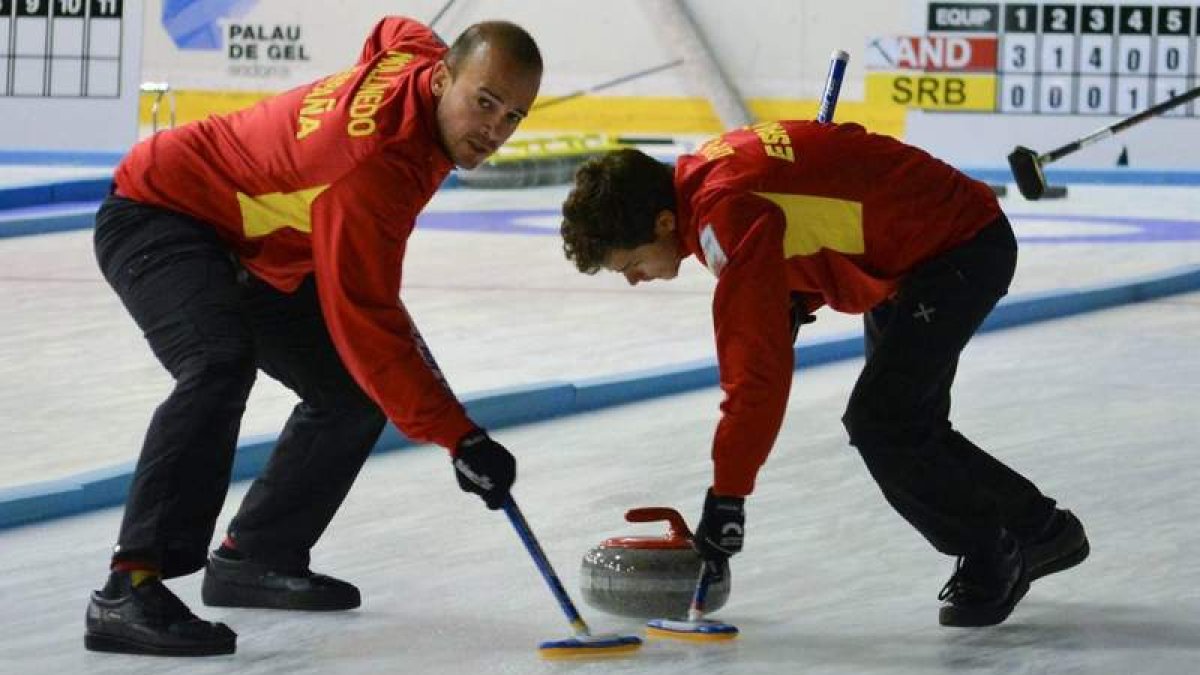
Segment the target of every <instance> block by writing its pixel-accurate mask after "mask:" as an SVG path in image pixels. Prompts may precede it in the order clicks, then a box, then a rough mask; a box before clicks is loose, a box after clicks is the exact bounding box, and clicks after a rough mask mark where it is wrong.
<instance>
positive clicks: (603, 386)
mask: <svg viewBox="0 0 1200 675" xmlns="http://www.w3.org/2000/svg"><path fill="white" fill-rule="evenodd" d="M1196 290H1200V265H1196V266H1191V267H1185V268H1181V269H1178V270H1173V271H1170V272H1165V273H1161V274H1156V275H1153V276H1147V277H1140V278H1136V279H1131V280H1127V281H1122V282H1117V283H1112V284H1103V285H1098V286H1091V287H1086V288H1079V289H1070V290H1058V291H1053V292H1048V293H1039V294H1034V295H1026V296H1021V297H1015V298H1006V299H1005V300H1004V301H1003V302H1001V303H1000V305H999V306H997V307H996V309H995V310H994V311H993V312H992V315H991V316H990V317H988V320H987V321H986V322H985V323H984V325H983V328H982V329H981V330H984V331H990V330H998V329H1003V328H1010V327H1013V326H1022V325H1027V324H1030V323H1034V322H1038V321H1045V320H1048V319H1055V318H1061V317H1066V316H1072V315H1075V314H1081V313H1084V312H1092V311H1097V310H1101V309H1107V308H1110V307H1116V306H1119V305H1125V304H1129V303H1134V302H1144V301H1148V300H1153V299H1156V298H1161V297H1166V296H1170V295H1175V294H1179V293H1187V292H1192V291H1196ZM861 354H862V336H860V335H857V334H854V335H846V336H835V337H829V338H822V339H819V340H815V341H813V342H808V343H802V344H800V345H799V346H797V347H796V367H797V368H808V367H812V366H816V365H821V364H826V363H832V362H835V361H841V360H845V359H851V358H856V357H858V356H861ZM717 384H718V376H717V366H716V363H715V361H713V360H711V359H705V360H700V361H695V362H691V363H685V364H677V365H674V366H669V367H664V368H655V369H651V370H643V371H638V372H633V373H624V374H620V375H613V376H609V377H600V378H592V379H587V380H582V381H580V382H578V383H569V382H547V383H542V384H537V385H532V386H528V387H520V388H513V389H506V390H499V391H491V392H481V393H478V394H474V395H471V396H467V397H465V398H464V399H463V402H464V404H465V405H466V408H467V411H468V413H469V414H470V415H471V417H472V418H473V419H474V420H475V421H477V422H478V423H479V424H481V425H482V426H484V427H486V428H490V429H500V428H503V427H508V426H513V425H516V424H524V423H528V422H534V421H539V420H547V419H553V418H556V417H562V416H566V415H573V414H578V413H583V412H587V411H590V410H598V409H601V408H607V407H610V406H615V405H621V404H625V403H632V402H636V401H643V400H647V399H651V398H656V397H660V396H667V395H670V394H677V393H681V392H686V391H692V390H695V389H701V388H706V387H713V386H716V385H717ZM274 440H275V439H274V438H273V437H270V436H260V437H256V438H252V439H246V440H244V441H243V442H242V443H241V444H239V446H238V452H237V456H236V459H235V463H234V469H233V478H234V480H242V479H246V478H250V477H253V476H255V475H257V474H258V473H259V472H260V471H261V470H262V467H263V466H264V465H265V464H266V460H267V457H268V456H269V454H270V451H271V447H272V446H273V444H274ZM410 445H412V444H411V442H410V441H408V440H407V439H405V438H404V437H403V436H401V435H400V434H399V433H398V432H397V431H396V430H395V428H393V427H392V426H391V425H389V426H388V428H387V430H386V431H385V432H384V434H383V436H382V437H381V438H380V440H379V442H378V443H376V445H375V451H376V452H384V451H390V450H395V449H399V448H402V447H408V446H410ZM132 471H133V463H132V462H129V463H125V464H120V465H117V466H113V467H108V468H105V469H100V470H96V471H90V472H87V473H83V474H79V475H76V476H71V477H68V478H63V479H61V480H52V481H45V482H39V483H33V484H28V485H20V486H17V487H10V488H4V489H0V530H2V529H5V528H11V527H16V526H19V525H24V524H29V523H36V522H40V521H46V520H51V519H54V518H61V517H65V516H70V515H74V514H78V513H83V512H86V511H91V510H95V509H101V508H105V507H109V506H116V505H118V504H121V503H123V502H124V500H125V495H126V493H127V491H128V489H129V483H130V481H131V479H132Z"/></svg>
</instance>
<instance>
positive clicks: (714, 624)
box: [646, 49, 850, 642]
mask: <svg viewBox="0 0 1200 675" xmlns="http://www.w3.org/2000/svg"><path fill="white" fill-rule="evenodd" d="M849 61H850V54H848V53H847V52H845V51H844V50H841V49H835V50H834V51H833V53H832V54H831V55H830V56H829V75H828V76H827V77H826V78H825V91H824V92H823V93H822V94H821V108H820V110H819V111H818V112H817V121H818V122H832V121H833V112H834V110H836V109H837V102H838V95H839V94H840V92H841V90H842V78H843V77H845V75H846V64H847V63H848V62H849ZM722 573H723V572H722V570H721V569H720V568H719V567H718V566H717V565H716V563H708V562H705V563H704V564H703V565H701V567H700V577H699V579H697V581H696V590H695V592H694V593H693V594H692V604H691V607H689V608H688V615H687V619H686V620H684V621H679V620H675V619H651V620H650V621H648V622H646V635H648V636H651V637H659V638H670V639H674V640H691V641H693V642H718V641H723V640H732V639H734V638H736V637H737V636H738V629H737V626H734V625H733V624H729V623H725V622H723V621H714V620H712V619H705V618H704V601H705V598H706V597H707V596H708V587H709V586H710V585H711V584H712V583H713V581H716V580H718V579H720V578H721V577H720V575H721V574H722Z"/></svg>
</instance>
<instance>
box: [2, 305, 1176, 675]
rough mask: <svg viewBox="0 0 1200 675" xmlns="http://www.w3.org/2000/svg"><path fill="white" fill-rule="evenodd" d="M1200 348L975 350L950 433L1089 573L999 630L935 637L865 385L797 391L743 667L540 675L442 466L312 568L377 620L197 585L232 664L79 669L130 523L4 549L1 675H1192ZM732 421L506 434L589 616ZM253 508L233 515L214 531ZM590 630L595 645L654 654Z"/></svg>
mask: <svg viewBox="0 0 1200 675" xmlns="http://www.w3.org/2000/svg"><path fill="white" fill-rule="evenodd" d="M1198 334H1200V294H1190V295H1187V296H1181V297H1177V298H1172V299H1167V300H1163V301H1158V302H1153V303H1146V304H1142V305H1136V306H1130V307H1126V308H1121V309H1116V310H1111V311H1106V312H1102V313H1096V314H1090V315H1085V316H1080V317H1076V318H1072V319H1068V320H1062V321H1055V322H1049V323H1044V324H1040V325H1037V326H1030V327H1025V328H1019V329H1014V330H1009V331H1003V332H999V333H992V334H989V335H985V336H980V337H979V338H977V340H976V341H974V342H973V343H972V345H971V346H970V347H969V348H968V350H967V352H966V353H965V354H964V358H963V362H962V367H961V369H960V375H959V383H958V385H957V388H956V391H955V415H954V418H955V420H956V423H957V426H958V427H959V428H960V429H962V430H963V431H964V432H965V433H967V434H968V435H969V436H971V437H972V438H973V439H975V440H976V441H977V442H979V443H980V444H981V445H983V446H984V447H986V448H988V449H990V450H991V451H993V453H994V454H995V455H997V456H998V457H1000V458H1001V459H1003V460H1004V461H1006V462H1008V463H1010V464H1011V465H1012V466H1014V467H1015V468H1017V469H1019V470H1020V471H1022V472H1024V473H1025V474H1026V475H1028V476H1029V477H1030V478H1032V479H1033V480H1035V481H1036V482H1037V483H1038V484H1039V485H1040V486H1041V487H1042V488H1043V489H1044V490H1045V491H1046V492H1047V493H1049V494H1051V495H1054V496H1055V497H1057V498H1059V499H1060V500H1061V503H1062V504H1063V505H1064V506H1066V507H1068V508H1071V509H1073V510H1075V512H1076V513H1078V514H1079V515H1080V517H1081V518H1082V519H1083V521H1084V523H1085V524H1086V526H1087V527H1088V533H1089V535H1090V537H1091V540H1092V545H1093V553H1092V557H1091V558H1090V559H1089V560H1088V561H1087V562H1086V563H1084V564H1083V565H1082V566H1080V567H1079V568H1077V569H1076V570H1073V571H1071V572H1069V573H1064V574H1062V575H1058V576H1053V577H1048V578H1046V579H1044V580H1041V581H1039V582H1037V583H1036V584H1035V585H1034V587H1033V589H1032V590H1031V592H1030V593H1029V595H1028V596H1027V597H1026V599H1025V600H1024V602H1022V604H1021V605H1020V606H1019V607H1018V608H1017V610H1016V612H1015V613H1014V614H1013V616H1012V617H1011V618H1010V619H1009V621H1008V622H1007V623H1005V624H1004V625H1002V626H999V627H995V628H988V629H978V630H975V629H970V630H965V629H947V628H941V627H939V626H938V625H937V622H936V612H937V601H936V594H937V591H938V589H939V588H940V587H941V585H942V583H943V582H944V581H945V579H946V577H947V576H948V574H949V572H950V569H951V566H952V561H951V560H949V559H947V558H945V557H943V556H940V555H939V554H937V553H935V552H933V551H932V550H931V549H930V548H929V547H928V545H927V544H926V543H925V542H924V541H923V540H921V539H920V538H919V537H918V535H916V534H915V533H914V532H913V531H912V530H911V529H910V528H909V527H908V526H907V525H906V524H905V523H904V522H903V521H902V520H901V519H900V518H899V517H898V516H896V515H895V514H894V513H892V512H891V511H890V510H889V508H888V507H887V506H886V505H885V503H884V501H883V499H882V497H881V496H880V495H879V493H878V490H877V489H876V487H875V486H874V484H873V483H872V482H871V481H870V479H869V477H868V475H867V472H866V470H865V469H864V468H863V466H862V464H861V461H860V460H859V459H858V457H857V456H856V454H855V453H854V451H853V450H852V449H851V448H849V447H848V446H847V444H846V442H845V436H844V432H843V431H842V429H841V427H840V425H839V423H838V418H839V417H840V414H841V410H842V407H843V405H844V401H845V398H846V396H847V394H848V391H849V389H850V387H851V385H852V383H853V380H854V377H855V375H856V374H857V368H858V365H857V364H855V363H843V364H836V365H832V366H827V367H822V368H815V369H811V370H806V371H801V372H800V373H799V374H798V377H797V379H796V382H795V385H794V388H793V395H792V399H791V402H790V405H789V414H788V420H787V422H786V424H785V426H784V428H783V430H782V432H781V435H780V440H779V442H778V444H777V446H776V450H775V452H774V453H773V455H772V457H771V459H770V461H769V463H768V464H767V466H766V468H765V469H764V471H763V473H762V475H761V480H760V483H759V487H758V490H757V492H756V494H755V496H754V497H752V498H751V501H750V502H749V505H748V518H749V520H748V533H747V548H746V551H745V552H744V553H743V554H742V555H741V556H739V557H738V558H736V559H735V561H734V572H733V573H734V579H733V584H734V588H733V594H732V596H731V599H730V601H729V603H728V605H727V606H726V607H725V608H724V609H723V610H721V612H719V613H718V616H719V618H722V619H724V620H726V621H729V622H731V623H734V624H736V625H737V626H739V628H741V630H742V636H741V638H740V639H739V640H738V641H736V642H735V643H733V644H727V645H709V646H698V645H691V644H680V643H669V642H655V643H650V644H648V645H647V646H646V647H645V648H644V649H643V650H642V652H641V653H639V654H637V655H636V656H633V657H629V658H623V659H620V660H614V661H605V662H599V663H580V664H572V663H557V662H555V663H547V662H542V661H540V660H539V658H538V656H537V653H536V645H537V643H538V642H539V641H542V640H547V639H555V638H559V637H563V636H565V635H567V634H568V633H569V629H568V626H567V623H566V621H565V619H563V617H562V616H561V614H560V612H559V609H558V607H557V605H556V604H555V602H554V600H553V598H552V597H551V596H550V594H549V592H548V591H547V590H546V589H545V588H544V586H543V585H542V581H541V579H540V577H539V576H538V574H537V571H536V570H535V568H534V566H533V564H532V562H531V561H530V560H529V559H528V557H527V555H526V554H525V551H524V549H523V548H522V546H521V544H520V542H519V541H518V539H517V537H516V535H515V534H514V533H513V532H512V530H511V528H510V527H509V525H508V523H507V521H506V519H505V518H504V517H503V515H501V514H498V513H492V512H487V511H485V510H484V509H483V508H482V506H480V505H479V504H478V502H477V500H476V499H475V498H474V497H470V496H468V495H465V494H462V493H460V492H459V491H458V490H457V488H456V486H455V485H454V483H453V479H452V476H451V474H450V467H449V463H448V461H447V459H446V457H445V455H444V453H443V452H442V451H440V450H438V449H436V448H429V447H425V448H416V449H412V450H408V451H403V452H398V453H390V454H385V455H382V456H379V457H376V458H374V459H372V460H371V461H370V462H368V464H367V467H366V469H365V470H364V472H363V474H362V476H361V478H360V480H359V482H358V484H357V485H356V487H355V489H354V490H353V491H352V493H351V495H350V497H349V499H348V501H347V503H346V505H345V507H344V508H343V510H342V512H341V513H340V514H339V516H338V517H337V519H336V520H335V522H334V524H333V526H332V527H331V528H330V530H329V532H328V533H327V535H326V536H325V538H324V539H323V540H322V542H321V544H320V545H319V546H318V548H317V550H316V551H315V562H314V567H315V568H317V569H319V570H321V571H326V572H330V573H334V574H336V575H340V576H343V577H345V578H348V579H350V580H353V581H354V582H356V583H358V584H359V585H360V587H361V588H362V590H363V593H364V599H365V600H364V605H363V607H362V608H361V609H360V610H358V611H354V612H349V613H340V614H303V613H280V612H272V611H266V610H234V609H209V608H204V607H201V606H200V605H199V589H198V586H199V576H198V575H193V576H192V577H188V578H185V579H182V580H179V581H177V582H172V586H173V587H174V588H176V589H177V590H178V591H179V593H180V594H181V596H182V597H183V598H184V599H185V600H186V601H188V602H189V603H191V604H192V606H193V608H194V609H196V610H197V611H198V612H199V613H200V614H201V615H202V616H205V617H207V618H212V619H219V620H223V621H226V622H228V623H229V624H230V625H232V626H233V627H234V628H235V630H237V631H239V634H240V640H239V647H238V653H237V654H236V655H233V656H230V657H221V658H215V659H180V660H169V661H166V660H162V659H155V658H149V657H128V656H114V655H107V654H93V653H89V652H86V651H84V649H83V647H82V640H81V633H82V631H83V610H84V605H85V603H86V598H87V594H88V592H89V591H90V589H92V588H93V587H96V586H97V585H98V584H100V583H101V581H102V579H103V574H104V564H105V559H106V555H107V547H108V545H109V543H110V542H111V540H112V538H113V537H114V536H115V532H116V528H117V526H118V522H119V517H120V513H119V511H118V510H115V509H110V510H106V511H102V512H97V513H93V514H88V515H84V516H81V517H76V518H71V519H66V520H61V521H57V522H52V523H46V524H41V525H35V526H30V527H25V528H20V529H16V530H10V531H7V532H0V552H3V555H0V597H2V598H3V599H4V602H3V603H0V625H2V626H3V627H4V630H3V631H2V632H0V671H3V672H5V673H8V672H12V673H33V672H39V673H42V672H45V673H83V672H86V673H89V675H102V674H104V673H113V674H114V675H115V674H118V673H119V674H121V675H126V674H136V673H158V672H163V671H164V670H167V669H169V670H170V671H171V672H172V673H214V674H216V673H221V674H224V673H228V672H231V671H232V672H238V673H241V674H243V675H260V674H262V675H265V674H273V673H288V674H290V675H295V674H298V673H336V674H345V673H422V674H433V673H455V674H459V673H481V674H486V673H605V674H617V675H620V674H629V675H649V674H654V673H681V672H704V673H845V674H847V675H850V674H854V675H861V674H863V673H895V674H901V675H902V674H913V675H916V674H921V675H929V674H937V673H960V672H981V673H982V672H986V673H1089V674H1090V673H1126V672H1138V673H1153V674H1160V673H1164V674H1165V673H1171V674H1181V675H1182V674H1184V673H1192V672H1195V664H1196V663H1197V662H1198V660H1200V540H1198V538H1197V537H1196V522H1197V519H1198V518H1200V492H1197V491H1196V489H1195V482H1196V476H1197V475H1200V455H1198V454H1197V453H1196V451H1195V450H1196V439H1197V436H1198V435H1200V421H1198V419H1200V418H1198V417H1197V415H1196V411H1197V402H1198V401H1200V359H1198V358H1197V353H1196V335H1198ZM537 348H540V346H538V347H537ZM718 401H719V392H717V391H716V390H706V391H700V392H695V393H692V394H687V395H682V396H676V397H672V398H667V399H661V400H657V401H652V402H646V403H642V404H637V405H629V406H623V407H620V408H615V409H611V410H607V411H601V412H597V413H593V414H589V415H585V416H579V417H574V418H568V419H563V420H558V421H554V422H547V423H541V424H536V425H529V426H526V427H520V428H516V429H511V430H507V431H503V432H500V433H499V434H497V436H498V438H499V439H500V440H501V441H503V442H504V443H506V444H508V445H509V446H510V447H511V448H512V449H513V450H514V452H515V453H516V454H517V455H518V456H519V458H520V462H521V463H520V478H519V482H518V486H517V489H516V491H515V494H516V496H517V499H518V501H519V502H520V504H521V506H522V508H523V509H524V511H525V514H526V516H527V518H528V519H529V521H530V524H531V526H532V527H533V529H534V531H535V532H536V534H537V535H538V537H539V538H540V539H541V542H542V545H543V547H544V548H545V549H546V551H547V554H548V555H549V557H550V559H551V560H552V562H553V563H554V564H555V566H556V568H557V570H558V573H559V574H560V576H562V578H563V580H564V583H565V585H566V586H567V588H568V589H569V590H570V591H571V593H572V595H573V596H574V597H575V598H576V601H577V602H578V601H579V600H580V594H579V591H578V575H579V565H580V560H581V557H582V555H583V553H584V552H585V551H586V550H587V549H588V548H589V547H590V546H593V545H594V544H595V543H597V542H598V541H600V540H601V539H603V538H606V537H608V536H613V535H615V534H621V533H630V532H643V533H644V532H648V531H652V530H654V529H655V528H654V527H653V526H650V525H640V526H636V527H635V526H632V525H628V524H626V523H624V522H623V521H622V514H623V513H624V511H625V510H626V509H628V508H631V507H636V506H657V505H662V506H673V507H676V508H679V509H680V510H681V511H682V512H683V513H685V514H687V516H688V518H689V520H691V521H693V522H694V517H695V515H696V513H697V511H698V509H699V505H700V498H701V494H702V491H703V489H704V487H705V486H706V485H707V484H708V477H709V470H710V469H709V464H708V460H707V455H708V452H707V445H708V442H709V439H710V437H711V433H712V425H713V423H714V422H715V419H716V414H717V408H716V406H717V403H718ZM50 450H53V448H52V447H51V448H50ZM243 492H244V486H243V487H238V488H237V489H235V490H234V491H233V493H232V494H231V498H230V500H229V502H228V503H229V505H230V507H229V508H227V509H226V512H225V513H224V514H223V516H222V520H221V524H222V526H223V525H224V524H225V523H226V522H227V521H228V518H229V516H230V509H231V508H232V507H233V506H234V505H236V503H237V500H238V499H239V498H240V496H241V494H242V493H243ZM645 528H649V529H645ZM581 610H582V611H583V614H584V616H585V618H586V619H587V620H588V621H589V622H590V623H591V625H592V627H593V629H595V630H596V631H621V632H627V631H637V630H638V629H639V623H638V622H636V621H632V620H627V619H620V618H615V617H609V616H606V615H603V614H600V613H599V612H598V611H596V610H591V609H589V608H587V607H586V606H581Z"/></svg>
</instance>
